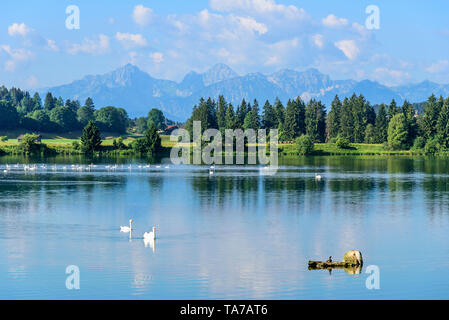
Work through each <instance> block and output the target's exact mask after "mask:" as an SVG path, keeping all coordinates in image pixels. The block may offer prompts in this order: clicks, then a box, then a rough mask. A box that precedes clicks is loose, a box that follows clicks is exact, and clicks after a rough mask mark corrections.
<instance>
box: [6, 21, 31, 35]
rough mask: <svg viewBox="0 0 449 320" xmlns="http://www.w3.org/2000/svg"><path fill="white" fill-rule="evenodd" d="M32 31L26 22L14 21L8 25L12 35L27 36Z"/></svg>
mask: <svg viewBox="0 0 449 320" xmlns="http://www.w3.org/2000/svg"><path fill="white" fill-rule="evenodd" d="M31 31H32V29H31V28H29V27H28V26H27V25H26V24H25V23H20V24H19V23H13V24H12V25H10V26H9V27H8V34H9V35H10V36H11V37H14V36H22V37H25V36H26V35H27V34H28V33H30V32H31Z"/></svg>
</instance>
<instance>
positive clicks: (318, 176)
mask: <svg viewBox="0 0 449 320" xmlns="http://www.w3.org/2000/svg"><path fill="white" fill-rule="evenodd" d="M321 178H322V176H321V175H320V174H317V173H315V180H316V181H320V180H321Z"/></svg>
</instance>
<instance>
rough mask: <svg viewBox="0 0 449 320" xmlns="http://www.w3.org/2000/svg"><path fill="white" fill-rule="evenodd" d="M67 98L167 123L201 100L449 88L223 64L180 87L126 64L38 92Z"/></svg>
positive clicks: (400, 96)
mask: <svg viewBox="0 0 449 320" xmlns="http://www.w3.org/2000/svg"><path fill="white" fill-rule="evenodd" d="M47 91H50V92H52V94H53V95H54V96H56V97H59V96H61V97H63V98H64V99H79V100H80V101H81V102H84V101H85V99H86V98H87V97H91V98H92V99H93V100H94V102H95V105H96V106H97V108H98V107H103V106H109V105H112V106H116V107H122V108H124V109H126V110H127V111H128V113H129V115H130V116H131V117H138V116H145V115H146V114H147V113H148V111H149V110H150V109H151V108H159V109H161V110H162V111H163V112H164V113H165V115H166V116H167V118H169V119H172V120H178V121H184V120H186V119H187V118H188V117H189V116H190V114H191V111H192V107H193V106H194V105H195V104H196V103H198V100H199V99H200V98H201V97H205V98H207V97H213V98H217V97H218V96H219V95H223V96H224V97H225V98H226V100H227V101H229V102H231V103H232V104H234V106H235V105H237V104H239V103H240V102H241V100H242V99H243V98H245V99H246V100H247V101H253V100H254V99H257V100H258V101H259V105H261V106H262V105H263V104H264V103H265V100H267V99H268V100H269V101H270V102H272V103H273V102H274V100H275V99H276V97H278V98H279V99H280V100H281V101H283V102H286V101H287V100H288V99H290V98H296V97H297V96H301V98H302V99H303V100H305V101H308V100H309V99H311V98H315V99H318V100H321V101H322V102H323V103H325V104H326V106H327V107H328V108H329V106H330V103H331V102H332V100H333V99H334V97H335V95H337V94H338V95H339V97H340V98H341V99H343V98H344V97H349V96H351V95H352V94H353V93H356V94H363V95H364V96H365V98H366V99H367V100H368V101H370V102H371V103H372V104H380V103H389V102H390V101H391V100H392V99H395V100H396V102H398V103H402V102H403V101H404V100H408V101H410V102H422V101H425V100H426V99H427V98H428V97H429V96H430V95H431V94H432V93H434V94H435V95H437V96H439V95H443V96H449V84H448V85H441V84H437V83H434V82H430V81H423V82H421V83H417V84H410V85H404V86H396V87H387V86H385V85H382V84H380V83H378V82H375V81H370V80H363V81H355V80H332V79H330V77H329V76H327V75H325V74H323V73H321V72H319V71H318V70H317V69H308V70H306V71H303V72H299V71H294V70H289V69H284V70H280V71H278V72H275V73H273V74H269V75H264V74H262V73H250V74H246V75H239V74H237V73H236V72H235V71H234V70H232V69H231V68H230V67H229V66H227V65H225V64H217V65H215V66H213V67H212V68H210V69H209V70H208V71H206V72H204V73H197V72H194V71H192V72H189V73H188V74H187V75H186V76H185V77H184V79H183V80H182V81H181V82H175V81H170V80H161V79H156V78H153V77H152V76H150V75H149V74H148V73H146V72H143V71H142V70H140V69H139V68H138V67H136V66H134V65H131V64H127V65H125V66H123V67H121V68H119V69H117V70H114V71H112V72H109V73H106V74H103V75H89V76H85V77H84V78H82V79H81V80H77V81H74V82H72V83H70V84H65V85H61V86H56V87H51V88H43V89H40V90H38V92H39V93H40V94H41V95H42V94H45V93H46V92H47Z"/></svg>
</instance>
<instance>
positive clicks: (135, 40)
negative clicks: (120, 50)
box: [115, 32, 147, 49]
mask: <svg viewBox="0 0 449 320" xmlns="http://www.w3.org/2000/svg"><path fill="white" fill-rule="evenodd" d="M115 38H116V39H117V40H118V41H120V43H121V44H122V45H123V46H124V47H125V48H126V49H131V48H135V47H145V46H146V45H147V39H145V38H144V37H143V36H142V35H141V34H138V33H137V34H132V33H121V32H117V33H116V34H115Z"/></svg>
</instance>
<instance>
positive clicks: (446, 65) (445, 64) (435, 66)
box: [426, 60, 449, 73]
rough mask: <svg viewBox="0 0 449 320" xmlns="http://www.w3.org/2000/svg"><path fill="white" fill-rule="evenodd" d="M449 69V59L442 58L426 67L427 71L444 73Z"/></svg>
mask: <svg viewBox="0 0 449 320" xmlns="http://www.w3.org/2000/svg"><path fill="white" fill-rule="evenodd" d="M448 70H449V61H448V60H440V61H438V62H435V63H432V64H431V65H430V66H429V67H427V68H426V71H427V72H430V73H444V72H448Z"/></svg>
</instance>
